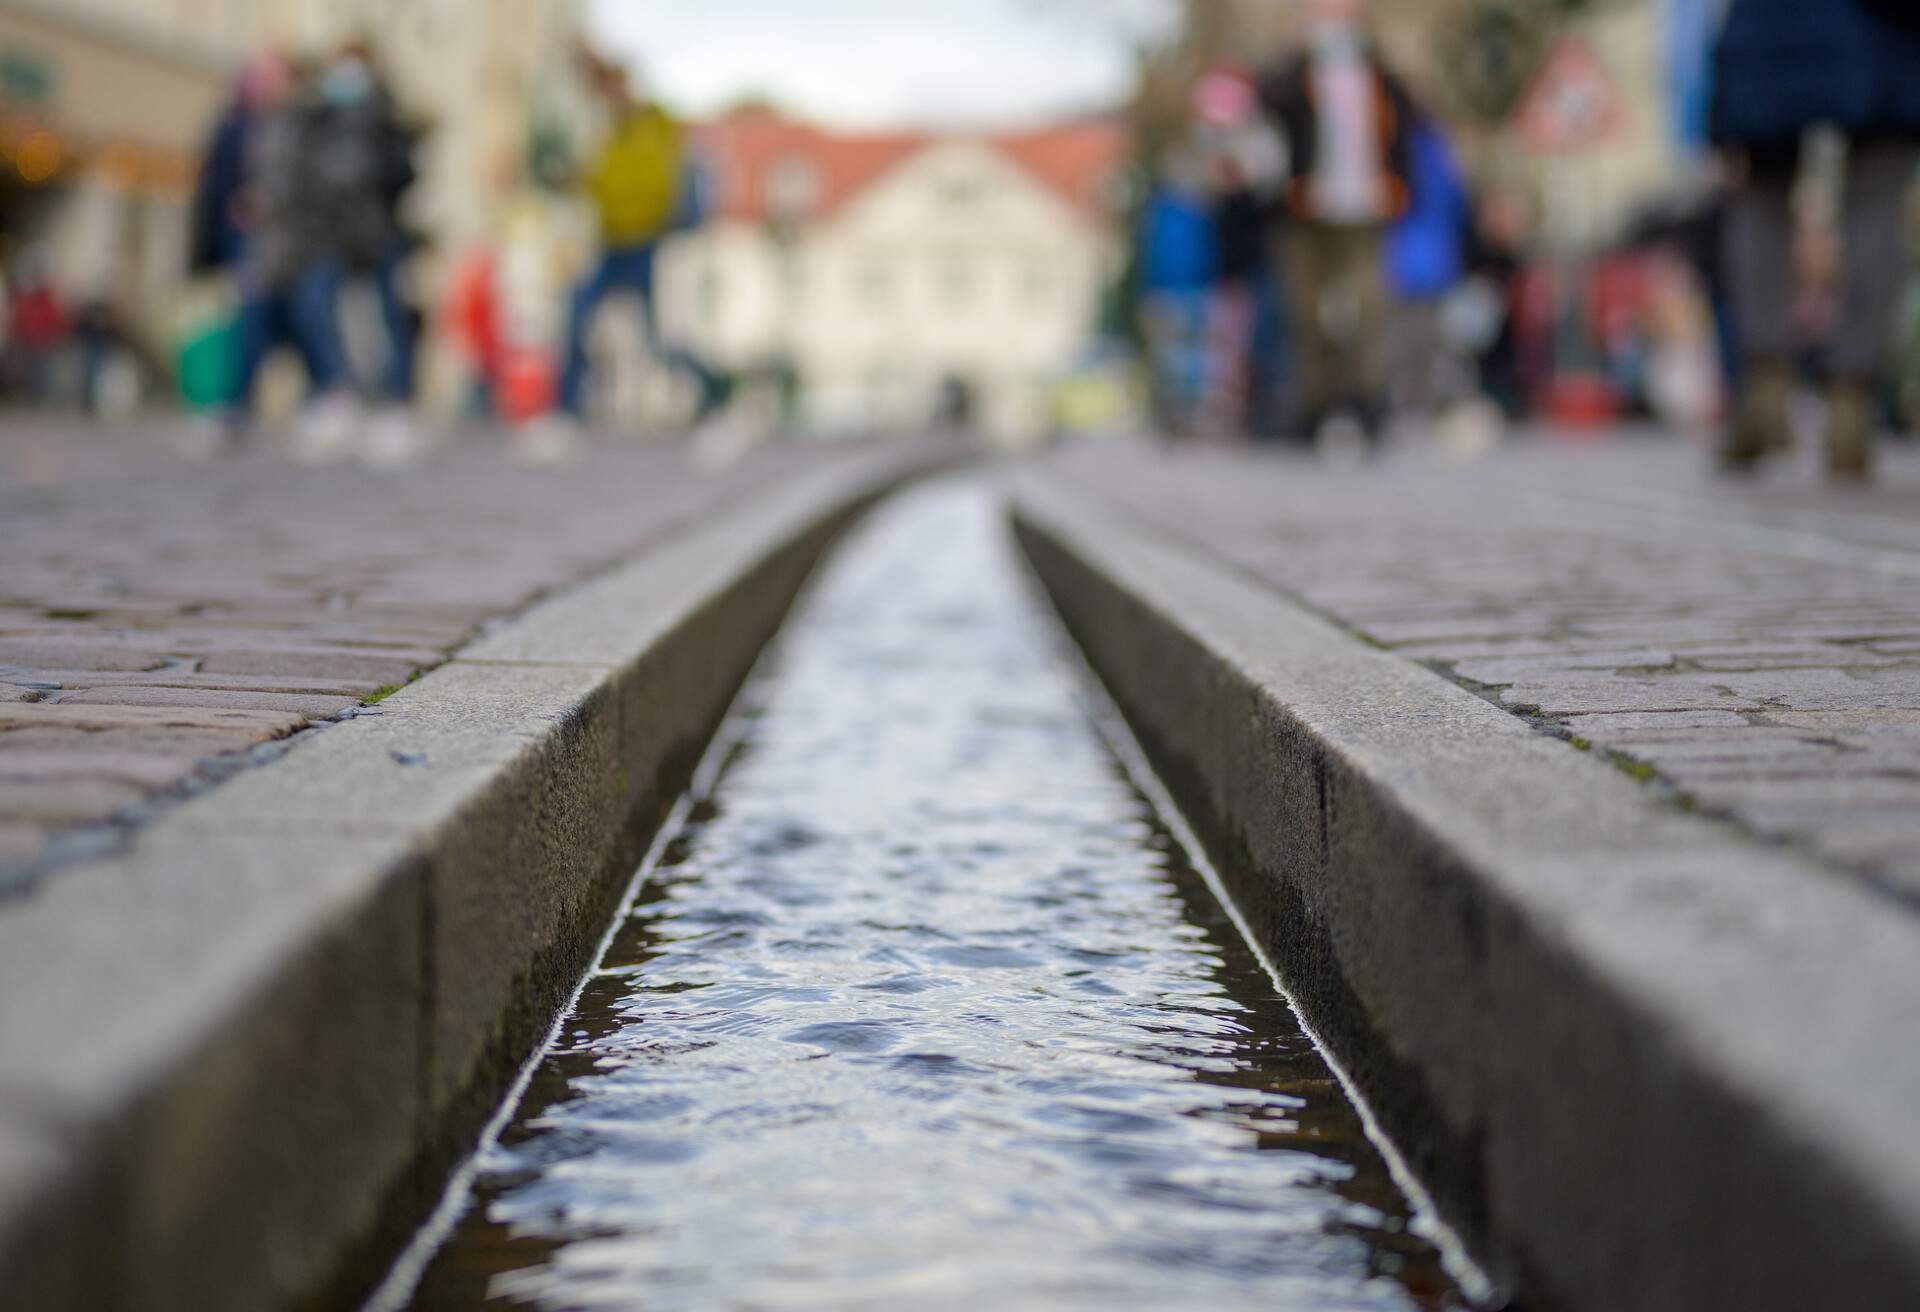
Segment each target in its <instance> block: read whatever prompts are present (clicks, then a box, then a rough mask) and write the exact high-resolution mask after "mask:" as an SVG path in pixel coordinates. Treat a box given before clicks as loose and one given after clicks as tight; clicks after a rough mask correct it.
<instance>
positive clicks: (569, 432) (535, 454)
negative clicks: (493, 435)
mask: <svg viewBox="0 0 1920 1312" xmlns="http://www.w3.org/2000/svg"><path fill="white" fill-rule="evenodd" d="M585 445H586V441H585V438H584V436H583V433H582V429H581V426H580V421H579V420H578V419H575V418H574V417H573V416H572V415H569V414H563V413H555V414H549V415H542V416H541V417H540V418H538V419H536V420H534V421H533V422H532V423H530V424H528V425H527V426H526V427H525V428H522V429H520V430H519V431H518V432H517V433H515V434H514V435H513V439H512V444H511V445H510V446H509V447H508V455H509V456H510V457H511V458H512V460H513V463H514V464H516V465H522V466H524V467H526V468H528V469H552V468H555V467H557V466H559V465H567V464H572V463H573V462H574V461H575V460H578V459H579V458H580V452H581V449H582V448H583V447H584V446H585Z"/></svg>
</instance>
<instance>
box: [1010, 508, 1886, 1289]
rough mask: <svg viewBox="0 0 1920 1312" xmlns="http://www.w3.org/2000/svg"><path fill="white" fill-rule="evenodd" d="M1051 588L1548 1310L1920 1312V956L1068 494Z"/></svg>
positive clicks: (1393, 1099) (1352, 1062) (1399, 1111)
mask: <svg viewBox="0 0 1920 1312" xmlns="http://www.w3.org/2000/svg"><path fill="white" fill-rule="evenodd" d="M1015 523H1016V529H1017V532H1018V534H1019V537H1020V540H1021V542H1022V544H1023V546H1024V547H1025V549H1026V551H1027V553H1028V556H1029V559H1030V560H1031V562H1032V564H1033V566H1034V568H1035V570H1036V572H1037V573H1038V575H1039V577H1040V579H1041V581H1042V582H1043V584H1044V585H1045V587H1046V588H1047V590H1048V591H1049V592H1050V593H1051V594H1052V596H1053V599H1054V601H1055V603H1056V605H1057V606H1058V608H1059V610H1060V611H1061V613H1062V615H1063V616H1064V618H1065V620H1066V622H1067V625H1068V627H1069V628H1070V629H1071V631H1072V632H1073V634H1074V636H1075V637H1076V639H1077V640H1078V641H1079V642H1080V644H1081V645H1082V647H1083V648H1084V649H1085V651H1086V653H1087V655H1088V657H1089V658H1090V660H1091V662H1092V664H1093V666H1094V668H1095V669H1096V670H1097V671H1098V673H1099V674H1100V675H1101V677H1102V678H1103V679H1104V680H1105V682H1106V684H1107V686H1108V688H1109V690H1110V691H1111V692H1112V694H1113V696H1114V698H1115V700H1116V701H1117V702H1118V703H1119V705H1120V707H1121V709H1122V711H1123V712H1124V713H1125V714H1126V716H1127V717H1128V719H1129V721H1130V722H1131V724H1132V726H1133V729H1134V731H1135V733H1136V735H1137V736H1138V737H1139V738H1140V740H1141V741H1142V744H1143V746H1144V747H1145V749H1146V751H1147V753H1148V755H1149V756H1150V757H1151V759H1152V761H1153V763H1154V765H1155V767H1156V769H1157V770H1158V771H1159V772H1160V774H1161V775H1162V777H1163V778H1164V780H1165V781H1166V783H1167V784H1168V786H1169V788H1170V790H1171V792H1172V793H1173V794H1174V796H1175V798H1176V799H1177V801H1178V802H1179V803H1180V804H1181V806H1182V808H1183V810H1184V811H1185V812H1186V814H1187V816H1188V818H1189V820H1190V821H1191V822H1192V823H1193V824H1194V826H1195V827H1196V829H1197V830H1198V831H1199V832H1200V833H1201V835H1202V836H1203V838H1204V839H1205V841H1206V842H1207V843H1208V845H1209V847H1210V849H1211V850H1212V852H1213V854H1214V857H1215V860H1216V863H1217V864H1218V866H1219V867H1220V870H1221V874H1222V876H1223V877H1224V879H1225V880H1226V882H1227V883H1228V885H1229V886H1230V887H1231V889H1232V891H1233V893H1234V896H1235V898H1236V900H1237V901H1238V902H1239V904H1240V906H1241V909H1242V911H1243V912H1244V913H1245V915H1246V916H1247V918H1248V920H1249V921H1250V922H1251V924H1252V925H1253V927H1254V929H1255V931H1256V932H1257V933H1258V934H1259V935H1260V936H1261V937H1262V938H1263V939H1264V940H1265V944H1266V945H1267V946H1268V947H1269V948H1270V950H1271V951H1273V953H1274V955H1275V956H1276V958H1277V959H1278V960H1279V961H1280V962H1281V963H1282V968H1283V970H1286V971H1288V972H1289V973H1290V975H1291V982H1292V987H1293V990H1294V992H1295V994H1296V996H1297V998H1298V1000H1299V1002H1300V1005H1301V1006H1302V1007H1303V1009H1304V1010H1305V1011H1306V1013H1307V1015H1308V1019H1309V1020H1310V1021H1311V1022H1312V1023H1313V1024H1314V1025H1315V1026H1316V1027H1318V1028H1319V1029H1320V1031H1321V1033H1322V1034H1323V1036H1324V1037H1325V1038H1326V1040H1327V1041H1328V1043H1329V1044H1330V1046H1332V1047H1333V1049H1334V1050H1335V1052H1336V1054H1337V1055H1338V1056H1339V1057H1340V1058H1341V1060H1342V1061H1343V1062H1344V1063H1345V1064H1346V1065H1347V1067H1348V1069H1349V1071H1350V1073H1351V1074H1352V1075H1353V1077H1354V1079H1355V1081H1356V1083H1357V1084H1358V1085H1359V1087H1360V1088H1361V1090H1362V1091H1363V1092H1364V1093H1365V1094H1366V1096H1367V1097H1368V1098H1369V1100H1370V1101H1371V1102H1372V1104H1373V1107H1374V1110H1375V1112H1376V1114H1377V1115H1378V1116H1379V1117H1380V1119H1381V1121H1382V1122H1383V1123H1384V1124H1385V1126H1386V1127H1387V1129H1388V1131H1389V1132H1390V1133H1391V1134H1392V1135H1393V1136H1394V1138H1395V1139H1396V1141H1397V1143H1398V1146H1399V1147H1400V1148H1401V1150H1402V1151H1403V1152H1404V1153H1405V1154H1406V1156H1407V1157H1408V1159H1409V1160H1410V1162H1411V1163H1412V1165H1413V1167H1414V1169H1415V1170H1416V1171H1417V1172H1418V1173H1419V1174H1420V1175H1421V1176H1422V1178H1423V1179H1424V1180H1425V1181H1426V1182H1428V1184H1429V1185H1430V1186H1432V1187H1433V1189H1434V1191H1435V1193H1436V1196H1437V1199H1438V1201H1439V1204H1440V1206H1441V1209H1442V1211H1443V1212H1444V1213H1445V1214H1446V1215H1447V1216H1448V1218H1449V1219H1450V1220H1452V1221H1453V1222H1454V1223H1455V1225H1456V1226H1457V1227H1458V1228H1459V1229H1460V1230H1461V1231H1462V1232H1463V1233H1464V1234H1465V1235H1466V1236H1467V1238H1468V1240H1469V1243H1470V1245H1471V1246H1472V1247H1474V1249H1475V1250H1476V1252H1477V1253H1478V1254H1479V1255H1480V1256H1481V1257H1482V1258H1483V1260H1484V1261H1485V1262H1486V1263H1487V1265H1488V1266H1489V1268H1490V1269H1491V1270H1492V1271H1493V1272H1494V1273H1495V1274H1496V1276H1497V1277H1499V1278H1501V1279H1502V1280H1504V1281H1505V1282H1506V1283H1507V1285H1508V1286H1509V1287H1510V1288H1512V1289H1514V1290H1515V1291H1517V1293H1518V1294H1519V1295H1520V1297H1521V1298H1522V1299H1523V1300H1524V1301H1525V1302H1526V1303H1527V1305H1528V1306H1533V1307H1541V1306H1545V1307H1568V1308H1576V1309H1593V1310H1595V1312H1617V1310H1618V1309H1622V1308H1633V1309H1635V1310H1636V1312H1659V1310H1662V1309H1675V1310H1676V1312H1678V1310H1681V1309H1686V1310H1688V1312H1693V1310H1697V1309H1700V1308H1708V1307H1727V1308H1734V1307H1737V1308H1741V1309H1744V1310H1745V1312H1756V1310H1758V1309H1783V1310H1784V1309H1804V1308H1815V1307H1831V1308H1841V1307H1844V1308H1849V1309H1868V1308H1873V1309H1879V1308H1889V1309H1891V1308H1911V1307H1916V1306H1920V929H1917V928H1916V926H1915V925H1914V923H1913V920H1912V918H1911V917H1910V916H1907V915H1904V914H1901V913H1899V911H1898V910H1897V909H1896V908H1893V907H1891V906H1889V905H1887V904H1886V903H1884V902H1882V901H1881V900H1879V899H1878V898H1877V897H1876V896H1875V895H1874V894H1872V893H1871V892H1869V891H1867V890H1865V889H1863V888H1861V887H1860V886H1859V885H1858V883H1857V882H1856V881H1851V880H1846V879H1839V878H1834V877H1832V876H1831V875H1830V874H1829V873H1828V872H1826V871H1824V870H1822V869H1821V868H1819V867H1816V866H1812V865H1809V864H1807V863H1806V862H1805V861H1804V860H1803V859H1801V858H1799V857H1796V856H1795V855H1793V854H1792V853H1789V852H1787V851H1785V850H1782V849H1777V848H1771V847H1766V846H1762V845H1759V844H1757V843H1755V842H1754V841H1752V840H1751V839H1748V838H1745V837H1743V836H1741V835H1740V834H1737V833H1735V832H1734V831H1733V830H1731V829H1730V828H1728V827H1725V826H1722V825H1719V824H1716V823H1714V822H1711V821H1708V820H1704V819H1700V818H1697V817H1692V816H1688V815H1686V814H1683V813H1682V812H1680V811H1679V810H1678V809H1677V808H1674V807H1672V806H1670V805H1668V804H1666V803H1663V802H1662V801H1660V800H1659V799H1658V798H1656V797H1654V796H1651V795H1650V794H1649V793H1648V791H1647V790H1645V789H1643V788H1641V787H1640V786H1638V785H1637V784H1635V783H1634V782H1633V781H1632V780H1629V779H1628V778H1626V777H1625V776H1624V775H1622V774H1621V773H1620V772H1618V771H1616V770H1614V769H1611V768H1609V767H1608V766H1607V765H1606V764H1604V763H1602V762H1600V761H1597V760H1595V759H1593V758H1592V757H1590V756H1588V755H1586V754H1583V753H1581V752H1580V751H1579V750H1577V749H1576V748H1574V747H1573V746H1571V745H1569V744H1566V743H1562V742H1558V741H1554V740H1551V739H1548V738H1546V737H1544V736H1542V735H1540V734H1537V733H1535V732H1534V731H1533V730H1532V729H1531V728H1529V727H1528V726H1527V725H1526V724H1524V723H1523V722H1521V721H1520V720H1519V719H1517V718H1516V717H1514V716H1512V715H1510V714H1507V713H1505V712H1503V711H1501V710H1499V709H1497V708H1495V707H1493V706H1490V705H1488V704H1487V703H1486V702H1484V701H1482V700H1481V699H1479V698H1478V697H1475V696H1474V695H1472V694H1471V693H1469V692H1467V691H1465V690H1463V689H1461V688H1459V687H1456V686H1455V685H1453V684H1452V683H1449V682H1448V681H1446V680H1445V679H1442V678H1441V677H1440V676H1438V675H1435V674H1433V673H1431V672H1429V671H1426V670H1424V669H1421V668H1419V667H1417V666H1414V665H1411V664H1409V663H1407V662H1405V661H1402V660H1400V659H1398V658H1396V657H1394V656H1391V655H1389V654H1387V653H1385V652H1382V651H1378V650H1375V649H1373V648H1370V647H1367V646H1366V645H1364V644H1363V643H1360V642H1358V641H1356V640H1355V639H1354V638H1352V637H1351V636H1349V635H1347V634H1345V633H1343V632H1341V631H1339V630H1338V629H1336V628H1335V627H1333V626H1332V625H1330V624H1328V623H1327V622H1325V621H1324V620H1321V619H1319V618H1318V617H1316V616H1314V615H1312V614H1310V613H1309V612H1307V611H1306V610H1304V609H1303V608H1301V607H1298V606H1296V605H1294V604H1292V603H1291V602H1289V601H1287V600H1285V599H1284V598H1282V597H1281V596H1279V595H1277V594H1275V593H1273V592H1271V591H1269V590H1267V589H1264V588H1261V587H1259V586H1256V585H1254V584H1253V583H1251V582H1249V581H1247V580H1246V579H1244V578H1243V577H1241V576H1238V575H1236V574H1235V573H1233V572H1232V571H1231V570H1230V568H1229V567H1227V566H1225V565H1222V564H1220V563H1219V562H1216V561H1213V560H1211V559H1208V558H1205V557H1202V556H1200V555H1198V554H1197V553H1195V552H1194V551H1193V550H1192V549H1191V548H1188V547H1185V546H1182V545H1178V544H1176V543H1174V542H1172V541H1171V540H1169V539H1165V538H1163V537H1160V536H1157V535H1155V534H1154V533H1153V531H1152V530H1150V529H1147V528H1145V527H1144V526H1142V525H1141V524H1140V523H1138V522H1137V521H1134V520H1132V519H1130V518H1127V517H1125V516H1124V515H1122V514H1121V513H1119V512H1116V511H1115V510H1113V509H1111V508H1109V507H1108V506H1106V505H1105V504H1104V503H1097V502H1095V501H1094V500H1092V499H1091V498H1090V497H1089V496H1088V495H1087V494H1086V493H1084V492H1077V491H1072V490H1069V489H1068V488H1067V487H1066V486H1065V485H1063V484H1062V483H1060V482H1059V481H1057V480H1055V479H1050V478H1048V477H1047V476H1045V475H1041V474H1037V473H1032V474H1024V475H1022V477H1021V480H1020V482H1019V483H1018V486H1017V489H1016V509H1015Z"/></svg>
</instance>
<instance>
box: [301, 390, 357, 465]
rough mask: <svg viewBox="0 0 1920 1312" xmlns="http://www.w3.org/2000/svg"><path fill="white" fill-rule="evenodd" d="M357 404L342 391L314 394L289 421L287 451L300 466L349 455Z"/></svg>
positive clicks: (351, 446)
mask: <svg viewBox="0 0 1920 1312" xmlns="http://www.w3.org/2000/svg"><path fill="white" fill-rule="evenodd" d="M359 428H360V405H359V403H358V402H357V401H355V400H354V399H353V398H352V397H351V396H348V395H346V394H345V393H343V392H331V393H328V394H327V395H326V396H322V397H318V398H316V399H315V400H314V401H312V402H311V403H309V404H308V406H307V408H306V409H304V410H302V411H301V412H300V413H299V415H298V416H296V417H295V419H294V422H293V436H292V440H291V441H290V442H289V444H288V447H287V452H288V454H289V455H291V456H292V457H293V458H294V460H296V461H297V462H299V463H300V464H303V465H331V464H337V463H339V462H340V461H342V460H345V459H346V458H347V457H348V456H350V455H352V454H353V443H354V437H355V435H356V434H357V433H358V431H359Z"/></svg>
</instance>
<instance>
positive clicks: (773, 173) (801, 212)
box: [767, 155, 820, 220]
mask: <svg viewBox="0 0 1920 1312" xmlns="http://www.w3.org/2000/svg"><path fill="white" fill-rule="evenodd" d="M819 204H820V174H819V172H818V171H817V170H816V169H815V168H814V167H813V161H812V160H810V159H807V158H806V157H805V156H802V155H787V156H784V157H782V158H781V159H779V160H776V161H775V162H774V165H773V168H772V169H770V170H769V171H768V173H767V209H768V210H769V211H770V212H771V213H772V215H773V217H774V218H776V219H787V220H793V219H803V218H805V217H807V216H808V215H809V214H811V213H813V211H814V208H815V207H816V206H818V205H819Z"/></svg>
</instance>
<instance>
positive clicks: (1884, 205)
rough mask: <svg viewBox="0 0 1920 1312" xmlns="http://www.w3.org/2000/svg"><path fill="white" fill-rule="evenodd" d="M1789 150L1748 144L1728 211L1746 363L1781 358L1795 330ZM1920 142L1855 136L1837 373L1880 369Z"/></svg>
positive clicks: (1792, 156)
mask: <svg viewBox="0 0 1920 1312" xmlns="http://www.w3.org/2000/svg"><path fill="white" fill-rule="evenodd" d="M1799 163H1800V161H1799V151H1798V149H1797V148H1795V147H1791V146H1789V147H1784V148H1781V149H1777V150H1766V151H1754V152H1752V153H1751V155H1750V157H1749V160H1748V171H1747V178H1746V181H1745V183H1744V184H1743V185H1742V186H1741V187H1740V188H1739V189H1738V190H1737V191H1736V192H1735V194H1734V197H1733V203H1732V207H1731V210H1730V212H1729V214H1728V216H1727V233H1726V252H1725V263H1726V272H1727V284H1728V286H1729V287H1730V288H1731V289H1732V294H1731V300H1732V305H1733V320H1734V322H1733V327H1734V331H1735V334H1736V336H1737V339H1738V341H1739V343H1740V351H1741V353H1742V355H1743V356H1744V358H1745V359H1747V360H1766V361H1775V362H1782V361H1786V360H1788V359H1789V358H1791V357H1792V355H1793V354H1794V352H1795V350H1796V349H1797V347H1798V346H1799V343H1798V342H1797V341H1796V340H1795V337H1794V322H1793V305H1794V293H1795V290H1796V288H1795V272H1796V270H1795V260H1794V258H1793V207H1792V201H1793V183H1794V178H1795V176H1796V174H1797V172H1798V170H1799ZM1916 164H1920V144H1915V143H1910V142H1906V141H1898V140H1885V139H1883V140H1863V141H1857V142H1855V143H1853V146H1852V148H1851V150H1850V151H1849V155H1848V160H1847V179H1846V194H1845V196H1844V198H1843V199H1842V201H1841V219H1840V222H1841V234H1840V235H1841V242H1842V246H1843V254H1842V273H1841V294H1840V322H1839V324H1838V326H1837V327H1836V328H1835V331H1834V336H1833V340H1832V342H1831V343H1830V357H1829V358H1830V360H1831V363H1832V367H1833V372H1834V374H1835V375H1836V376H1837V377H1840V378H1846V379H1852V380H1855V381H1865V380H1868V379H1871V378H1873V377H1874V376H1875V375H1877V374H1878V373H1879V372H1880V368H1881V365H1882V363H1883V362H1884V360H1885V357H1886V345H1887V335H1888V332H1889V331H1890V329H1891V327H1892V323H1893V312H1894V308H1895V306H1896V304H1897V303H1898V300H1899V297H1900V293H1901V290H1902V289H1903V288H1904V286H1905V284H1906V267H1907V264H1906V259H1905V246H1906V228H1907V209H1906V204H1905V199H1906V194H1907V188H1908V186H1909V185H1910V184H1911V183H1912V181H1913V177H1914V169H1915V166H1916Z"/></svg>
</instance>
